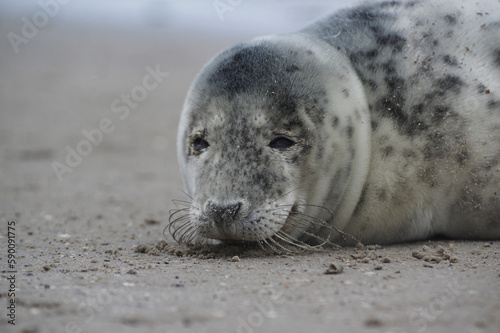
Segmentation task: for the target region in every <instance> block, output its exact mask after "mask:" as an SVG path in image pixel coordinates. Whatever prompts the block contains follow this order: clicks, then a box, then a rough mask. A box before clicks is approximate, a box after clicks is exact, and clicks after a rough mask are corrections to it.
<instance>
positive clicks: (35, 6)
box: [0, 0, 361, 35]
mask: <svg viewBox="0 0 500 333" xmlns="http://www.w3.org/2000/svg"><path fill="white" fill-rule="evenodd" d="M360 2H361V1H358V0H351V1H340V0H314V1H308V2H305V1H298V0H290V1H264V0H259V1H249V0H241V1H235V0H232V1H227V0H190V1H182V0H170V1H168V0H144V1H137V0H84V1H76V0H73V1H69V0H18V1H4V2H2V3H0V29H2V30H4V31H5V30H6V29H5V28H6V26H5V25H6V24H5V23H6V22H7V24H8V26H9V27H8V29H7V30H12V31H14V32H16V30H20V29H21V28H22V27H23V24H24V22H23V21H22V20H21V18H22V17H26V18H27V19H28V21H31V22H33V20H34V18H35V17H36V16H37V15H39V16H38V19H42V20H43V15H44V14H39V12H42V13H45V14H48V15H47V17H48V16H50V17H49V21H50V20H53V19H54V20H57V21H65V22H68V21H69V22H71V24H72V25H75V24H92V25H100V26H102V25H104V26H120V27H135V28H147V27H154V28H158V29H165V30H167V29H168V30H171V29H174V30H176V31H178V30H182V31H201V32H217V33H225V34H234V33H248V32H251V33H256V34H271V33H285V32H293V31H295V30H298V29H300V28H301V27H303V26H305V25H307V24H309V23H311V22H313V21H314V20H316V19H318V18H320V17H322V16H325V15H327V14H329V13H331V12H334V11H336V10H338V9H340V8H345V7H349V6H352V5H354V4H357V3H360ZM51 11H52V13H51ZM49 23H50V22H49ZM16 33H18V32H16ZM3 35H5V33H4V34H3Z"/></svg>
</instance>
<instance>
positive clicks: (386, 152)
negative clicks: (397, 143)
mask: <svg viewBox="0 0 500 333" xmlns="http://www.w3.org/2000/svg"><path fill="white" fill-rule="evenodd" d="M393 154H394V147H393V146H387V147H384V148H382V155H384V157H390V156H392V155H393Z"/></svg>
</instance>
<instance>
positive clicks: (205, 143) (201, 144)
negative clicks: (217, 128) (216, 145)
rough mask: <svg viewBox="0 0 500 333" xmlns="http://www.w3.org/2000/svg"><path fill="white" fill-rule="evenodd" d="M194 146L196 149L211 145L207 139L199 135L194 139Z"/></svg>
mask: <svg viewBox="0 0 500 333" xmlns="http://www.w3.org/2000/svg"><path fill="white" fill-rule="evenodd" d="M193 147H194V149H196V150H201V149H205V148H208V147H210V145H209V144H208V141H207V140H205V139H203V138H201V137H197V138H195V139H194V140H193Z"/></svg>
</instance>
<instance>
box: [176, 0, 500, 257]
mask: <svg viewBox="0 0 500 333" xmlns="http://www.w3.org/2000/svg"><path fill="white" fill-rule="evenodd" d="M499 13H500V3H499V2H498V1H497V0H487V1H481V2H478V1H472V0H466V1H465V0H464V1H455V0H447V1H429V0H422V1H419V0H417V1H408V2H404V1H384V2H377V3H369V4H366V5H362V6H359V7H355V8H351V9H346V10H343V11H340V12H338V13H336V14H333V15H331V16H329V17H326V18H324V19H322V20H320V21H318V22H316V23H314V24H312V25H310V26H307V27H305V28H304V29H302V30H300V31H298V32H296V33H292V34H284V35H272V36H266V37H260V38H256V39H253V40H251V41H249V42H246V43H243V44H239V45H236V46H234V47H232V48H229V49H227V50H225V51H222V52H221V53H220V54H219V55H217V56H216V57H215V58H214V59H212V60H211V61H210V62H209V63H208V64H207V65H206V66H205V67H204V68H203V70H202V71H201V72H200V74H199V75H198V77H197V78H196V79H195V81H194V83H193V84H192V86H191V88H190V91H189V93H188V96H187V98H186V101H185V104H184V108H183V110H182V114H181V120H180V125H179V130H178V147H177V148H178V159H179V164H180V169H181V173H182V177H183V180H184V183H185V186H186V194H187V196H188V197H189V200H187V201H179V202H178V204H179V205H180V206H178V209H175V210H173V211H172V212H171V217H170V223H169V225H168V229H169V230H170V233H171V234H172V235H173V237H174V239H177V240H178V241H180V242H187V243H192V242H204V241H209V240H211V239H216V240H222V241H249V242H257V243H258V244H260V245H261V246H262V247H264V248H269V249H273V250H277V251H284V250H286V249H289V248H295V247H297V248H310V247H314V246H317V245H322V244H341V243H342V244H347V245H352V244H355V243H356V242H357V241H360V242H363V243H366V244H370V243H378V244H388V243H395V242H403V241H412V240H424V239H429V238H431V237H435V236H444V237H450V238H459V239H499V238H500V14H499Z"/></svg>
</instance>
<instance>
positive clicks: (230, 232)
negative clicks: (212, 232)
mask: <svg viewBox="0 0 500 333" xmlns="http://www.w3.org/2000/svg"><path fill="white" fill-rule="evenodd" d="M242 207H243V202H241V201H232V202H222V203H220V202H214V201H211V200H209V201H207V203H206V204H205V216H206V217H207V218H208V220H209V223H210V224H211V225H212V226H213V227H214V228H215V229H216V230H217V231H218V233H220V234H221V235H224V237H225V238H231V237H234V236H235V232H236V224H235V223H236V221H238V220H239V219H240V218H241V215H242V211H243V209H242Z"/></svg>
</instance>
